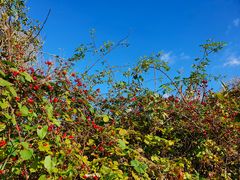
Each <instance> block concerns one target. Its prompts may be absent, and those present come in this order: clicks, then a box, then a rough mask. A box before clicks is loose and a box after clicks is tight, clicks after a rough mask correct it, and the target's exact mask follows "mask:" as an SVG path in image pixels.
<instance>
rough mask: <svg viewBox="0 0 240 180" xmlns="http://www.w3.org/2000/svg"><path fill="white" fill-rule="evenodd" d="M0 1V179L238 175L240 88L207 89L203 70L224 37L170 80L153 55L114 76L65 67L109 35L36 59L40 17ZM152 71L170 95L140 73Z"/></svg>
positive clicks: (18, 3) (16, 3)
mask: <svg viewBox="0 0 240 180" xmlns="http://www.w3.org/2000/svg"><path fill="white" fill-rule="evenodd" d="M0 6H1V11H0V13H1V14H0V17H1V19H0V28H1V29H0V35H1V39H0V58H1V59H0V177H1V179H39V180H45V179H59V180H60V179H104V180H106V179H136V180H137V179H200V178H202V179H204V178H206V179H238V178H239V177H240V172H239V167H240V154H239V153H240V146H239V145H240V86H239V84H238V83H236V84H234V85H233V86H230V85H227V84H224V83H222V85H223V89H222V90H221V91H219V92H213V91H212V90H211V89H210V87H208V84H209V82H210V81H211V77H210V76H209V75H208V74H207V72H206V70H205V67H206V66H207V65H208V64H209V62H210V60H209V56H210V55H211V54H212V53H216V52H218V51H219V50H221V49H222V47H223V43H221V42H212V41H208V42H207V43H206V44H204V45H202V46H201V47H202V49H203V52H204V55H203V57H201V58H197V59H196V61H195V64H194V65H193V70H192V72H191V73H190V75H189V77H181V76H178V77H175V78H171V77H170V76H169V75H167V71H168V70H169V67H168V65H167V63H166V62H165V61H162V60H161V54H157V55H155V56H150V57H143V58H142V59H140V60H139V63H138V64H137V65H136V66H135V67H134V68H132V69H131V70H129V71H127V72H125V73H124V74H123V76H124V77H126V81H124V80H123V81H120V80H119V81H117V82H116V81H113V80H112V77H111V75H112V73H113V72H112V71H111V69H107V68H105V69H103V70H102V71H100V72H99V71H96V72H95V73H94V74H90V69H91V68H92V67H91V68H89V69H86V70H85V71H84V72H73V70H72V69H73V67H74V66H75V64H76V63H77V62H78V60H80V59H85V58H86V57H87V56H86V54H87V53H89V51H90V52H93V51H92V50H94V53H98V54H100V57H102V56H104V55H106V54H108V53H109V52H110V51H111V49H112V48H113V47H114V44H113V43H110V42H106V43H104V44H103V45H102V46H100V47H99V48H96V47H93V46H89V45H86V46H85V45H81V46H80V47H79V48H77V49H76V52H75V53H74V55H73V56H72V57H71V58H69V59H63V58H61V57H59V56H54V58H52V59H51V60H48V59H47V60H44V62H40V61H39V59H38V57H39V56H38V55H39V53H40V52H41V41H40V38H39V32H40V31H41V25H38V24H36V23H35V24H34V23H33V22H32V21H30V20H29V18H28V17H27V15H26V10H25V9H26V8H25V2H24V1H22V0H17V1H13V0H5V1H0ZM119 44H120V45H121V44H123V43H118V45H119ZM97 62H98V60H97ZM152 69H154V70H157V71H158V72H160V73H161V74H162V75H163V77H164V78H165V79H167V80H168V83H164V84H162V86H161V88H162V89H163V92H164V93H166V92H168V93H169V94H172V95H170V96H169V97H163V96H162V94H161V93H156V92H155V91H152V90H149V89H147V88H144V86H143V85H142V84H143V82H144V79H143V77H142V73H143V72H148V71H151V70H152ZM91 70H92V69H91ZM102 84H103V85H105V87H106V86H107V87H108V89H109V91H108V92H107V93H106V94H104V93H101V91H102V89H101V88H99V87H100V86H101V87H102ZM104 91H105V89H104Z"/></svg>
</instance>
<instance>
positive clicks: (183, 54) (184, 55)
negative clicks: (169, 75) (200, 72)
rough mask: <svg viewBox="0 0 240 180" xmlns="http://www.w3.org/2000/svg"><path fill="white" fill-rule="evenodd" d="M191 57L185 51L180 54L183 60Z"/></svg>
mask: <svg viewBox="0 0 240 180" xmlns="http://www.w3.org/2000/svg"><path fill="white" fill-rule="evenodd" d="M190 58H191V57H190V56H188V55H187V54H185V53H184V52H182V53H181V54H180V55H179V59H182V60H188V59H190Z"/></svg>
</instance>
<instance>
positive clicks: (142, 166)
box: [131, 159, 147, 174]
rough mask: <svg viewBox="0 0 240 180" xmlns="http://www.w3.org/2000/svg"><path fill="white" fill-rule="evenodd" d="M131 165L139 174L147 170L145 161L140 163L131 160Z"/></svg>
mask: <svg viewBox="0 0 240 180" xmlns="http://www.w3.org/2000/svg"><path fill="white" fill-rule="evenodd" d="M131 166H133V168H134V169H135V170H136V171H137V172H138V173H139V174H144V173H145V172H146V170H147V165H146V164H145V163H141V162H139V161H138V160H136V159H135V160H132V161H131Z"/></svg>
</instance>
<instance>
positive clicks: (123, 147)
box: [118, 139, 127, 150]
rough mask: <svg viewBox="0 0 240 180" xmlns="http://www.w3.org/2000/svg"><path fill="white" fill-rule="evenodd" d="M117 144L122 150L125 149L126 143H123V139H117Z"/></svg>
mask: <svg viewBox="0 0 240 180" xmlns="http://www.w3.org/2000/svg"><path fill="white" fill-rule="evenodd" d="M118 146H119V147H120V148H121V149H122V150H124V149H127V145H126V143H125V142H124V141H123V140H121V139H119V140H118Z"/></svg>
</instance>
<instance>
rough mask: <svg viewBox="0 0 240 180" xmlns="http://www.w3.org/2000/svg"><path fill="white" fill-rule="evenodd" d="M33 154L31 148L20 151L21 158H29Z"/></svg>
mask: <svg viewBox="0 0 240 180" xmlns="http://www.w3.org/2000/svg"><path fill="white" fill-rule="evenodd" d="M32 155H33V149H24V150H21V151H20V156H21V158H22V159H23V160H29V159H31V157H32Z"/></svg>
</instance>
